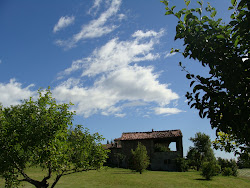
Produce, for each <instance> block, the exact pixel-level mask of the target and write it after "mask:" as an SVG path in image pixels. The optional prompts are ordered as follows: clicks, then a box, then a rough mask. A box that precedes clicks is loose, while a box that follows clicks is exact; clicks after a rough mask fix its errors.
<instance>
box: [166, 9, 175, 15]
mask: <svg viewBox="0 0 250 188" xmlns="http://www.w3.org/2000/svg"><path fill="white" fill-rule="evenodd" d="M170 14H173V12H172V11H171V10H169V11H167V12H166V13H165V15H170Z"/></svg>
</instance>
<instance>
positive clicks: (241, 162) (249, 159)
mask: <svg viewBox="0 0 250 188" xmlns="http://www.w3.org/2000/svg"><path fill="white" fill-rule="evenodd" d="M237 165H238V167H239V168H250V154H248V155H240V156H239V157H238V160H237Z"/></svg>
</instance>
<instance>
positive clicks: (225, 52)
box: [162, 0, 250, 153]
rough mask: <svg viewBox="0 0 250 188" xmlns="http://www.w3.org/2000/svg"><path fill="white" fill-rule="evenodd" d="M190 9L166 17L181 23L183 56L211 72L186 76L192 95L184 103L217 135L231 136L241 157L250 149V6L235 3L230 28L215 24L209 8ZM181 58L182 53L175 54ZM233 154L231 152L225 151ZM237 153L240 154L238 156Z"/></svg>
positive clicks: (178, 30) (217, 21) (169, 11)
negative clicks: (205, 74)
mask: <svg viewBox="0 0 250 188" xmlns="http://www.w3.org/2000/svg"><path fill="white" fill-rule="evenodd" d="M184 1H185V4H186V8H183V9H181V10H179V11H175V10H174V9H175V7H176V6H173V7H171V8H170V7H169V3H168V1H162V2H163V3H164V4H165V5H166V10H167V11H166V15H174V16H175V17H176V18H177V19H178V24H177V26H176V36H175V40H176V39H183V41H184V51H183V52H182V55H183V56H184V57H185V58H187V57H189V58H190V59H193V60H198V61H199V62H200V63H201V64H202V66H204V67H207V68H208V70H209V76H207V77H206V76H201V75H194V74H191V73H189V72H188V71H187V70H186V68H185V67H184V66H182V65H181V63H180V65H181V66H182V68H183V69H184V70H185V71H187V75H186V77H187V79H190V80H191V83H190V87H192V88H193V91H192V92H187V94H186V97H187V99H188V100H189V102H188V104H189V105H190V107H191V108H193V107H194V108H196V109H197V110H198V111H199V115H200V117H201V118H205V117H207V118H209V119H210V123H211V126H212V128H216V130H217V132H220V131H222V132H224V133H225V134H228V135H231V137H232V139H233V140H234V141H235V142H236V143H238V145H239V146H240V149H241V152H248V153H249V150H250V149H249V146H250V137H249V135H250V128H249V125H250V118H249V114H250V87H249V86H250V59H249V53H250V45H249V41H250V40H249V38H250V32H249V28H250V27H249V25H250V12H249V10H250V2H249V0H241V1H240V2H239V3H237V1H236V0H231V4H232V6H230V7H229V10H233V13H232V14H231V17H230V19H231V21H230V22H229V23H228V24H225V23H223V22H222V19H220V18H219V19H217V18H216V13H217V12H216V10H215V8H213V7H212V6H211V5H210V4H209V3H208V5H207V7H205V8H204V5H203V1H198V4H199V6H200V8H189V7H190V5H189V4H190V1H187V0H184ZM172 51H173V52H174V51H177V52H179V50H172ZM221 148H224V145H221ZM224 149H226V151H232V150H233V149H234V148H233V147H231V148H230V147H226V148H224ZM234 151H235V153H237V150H234Z"/></svg>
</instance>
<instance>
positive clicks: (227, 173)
mask: <svg viewBox="0 0 250 188" xmlns="http://www.w3.org/2000/svg"><path fill="white" fill-rule="evenodd" d="M222 175H223V176H232V175H233V170H232V168H230V167H226V168H224V169H223V170H222Z"/></svg>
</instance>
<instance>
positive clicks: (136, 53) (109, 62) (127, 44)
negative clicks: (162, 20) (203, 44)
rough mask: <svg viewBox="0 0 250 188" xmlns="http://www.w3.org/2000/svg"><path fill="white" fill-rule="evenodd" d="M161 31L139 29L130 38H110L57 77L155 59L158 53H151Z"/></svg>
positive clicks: (105, 70)
mask: <svg viewBox="0 0 250 188" xmlns="http://www.w3.org/2000/svg"><path fill="white" fill-rule="evenodd" d="M149 33H150V34H149ZM163 33H164V30H160V31H159V32H156V31H148V32H145V33H144V32H143V31H141V30H139V31H136V32H135V33H134V34H133V35H132V37H133V39H132V40H127V41H119V39H118V38H114V39H111V40H110V41H108V42H107V43H106V44H105V45H103V46H102V47H100V48H97V49H96V50H94V52H93V53H92V54H91V55H90V56H89V57H87V58H83V59H79V60H76V61H73V62H72V65H71V67H69V68H67V69H65V70H64V71H63V72H61V73H59V74H58V78H59V79H60V78H62V77H63V76H65V75H69V74H71V73H73V72H74V71H77V70H83V71H82V75H81V76H89V77H92V76H96V75H98V74H101V73H106V72H110V71H113V70H116V69H119V68H122V67H125V66H128V65H129V64H132V63H137V62H141V61H152V60H155V59H157V58H159V54H157V53H153V50H154V46H155V45H156V44H157V43H158V42H159V40H158V39H159V38H160V37H161V36H162V35H163ZM142 36H143V37H142ZM142 38H144V39H142Z"/></svg>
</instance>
